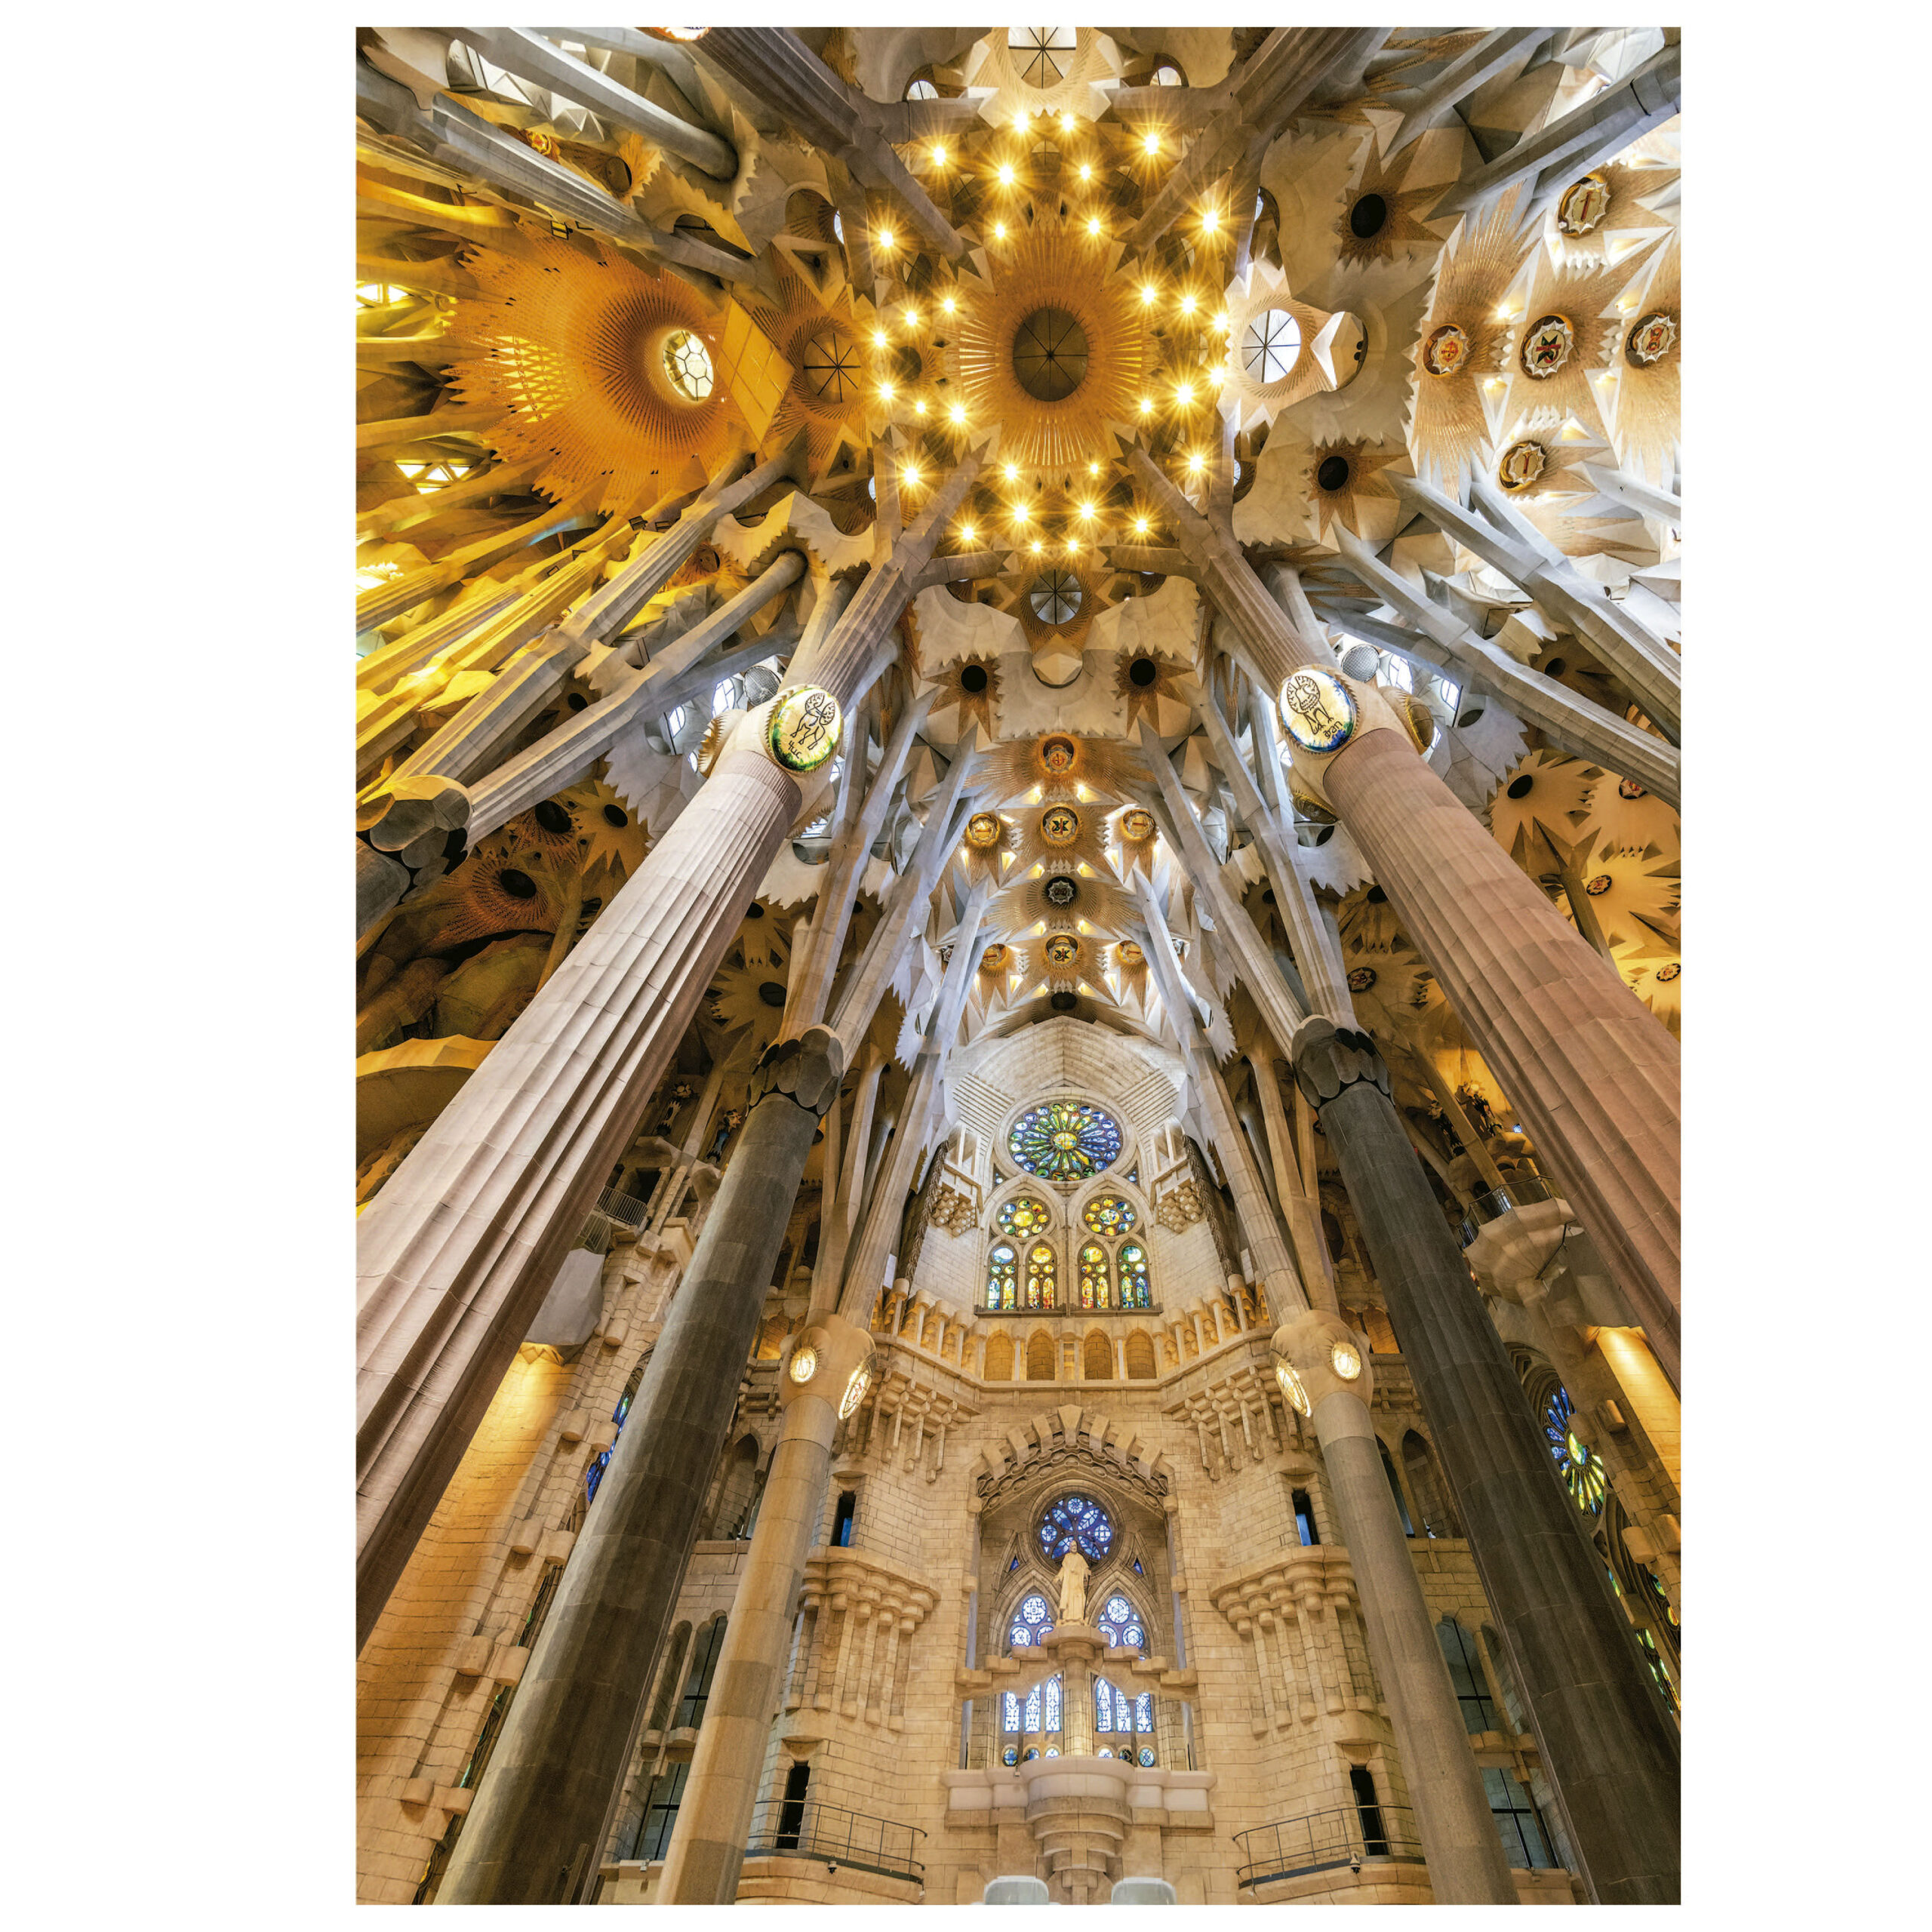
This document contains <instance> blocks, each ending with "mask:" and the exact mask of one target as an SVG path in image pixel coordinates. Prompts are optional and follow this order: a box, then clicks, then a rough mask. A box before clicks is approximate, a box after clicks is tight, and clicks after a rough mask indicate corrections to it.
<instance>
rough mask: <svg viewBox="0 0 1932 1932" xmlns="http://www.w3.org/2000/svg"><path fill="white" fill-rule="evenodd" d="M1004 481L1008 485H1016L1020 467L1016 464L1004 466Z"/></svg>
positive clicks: (1018, 479)
mask: <svg viewBox="0 0 1932 1932" xmlns="http://www.w3.org/2000/svg"><path fill="white" fill-rule="evenodd" d="M1006 480H1007V481H1008V482H1009V483H1017V482H1018V481H1020V466H1019V464H1018V463H1008V465H1007V466H1006Z"/></svg>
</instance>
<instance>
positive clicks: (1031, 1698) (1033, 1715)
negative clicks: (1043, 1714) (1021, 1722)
mask: <svg viewBox="0 0 1932 1932" xmlns="http://www.w3.org/2000/svg"><path fill="white" fill-rule="evenodd" d="M1026 1728H1027V1729H1028V1730H1029V1731H1032V1732H1033V1733H1034V1734H1035V1735H1037V1734H1038V1731H1039V1728H1040V1687H1039V1686H1038V1684H1035V1685H1034V1686H1033V1687H1032V1690H1029V1691H1028V1692H1027V1694H1026Z"/></svg>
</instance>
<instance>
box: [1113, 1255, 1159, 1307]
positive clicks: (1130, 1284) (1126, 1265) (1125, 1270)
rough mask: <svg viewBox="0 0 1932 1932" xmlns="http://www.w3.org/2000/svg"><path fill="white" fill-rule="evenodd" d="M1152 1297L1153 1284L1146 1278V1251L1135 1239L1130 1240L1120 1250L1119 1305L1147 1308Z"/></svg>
mask: <svg viewBox="0 0 1932 1932" xmlns="http://www.w3.org/2000/svg"><path fill="white" fill-rule="evenodd" d="M1153 1298H1154V1291H1153V1285H1152V1283H1151V1282H1150V1281H1149V1280H1148V1278H1147V1251H1146V1249H1145V1248H1144V1247H1142V1246H1141V1245H1140V1243H1139V1242H1138V1241H1129V1242H1128V1244H1127V1245H1126V1246H1125V1247H1123V1248H1122V1249H1121V1251H1120V1305H1121V1307H1122V1308H1148V1307H1151V1306H1152V1304H1153Z"/></svg>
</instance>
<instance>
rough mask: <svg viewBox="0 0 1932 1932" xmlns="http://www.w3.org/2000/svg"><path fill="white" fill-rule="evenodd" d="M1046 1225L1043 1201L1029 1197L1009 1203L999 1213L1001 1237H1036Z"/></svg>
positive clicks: (1045, 1211) (1024, 1196) (1025, 1196)
mask: <svg viewBox="0 0 1932 1932" xmlns="http://www.w3.org/2000/svg"><path fill="white" fill-rule="evenodd" d="M1046 1225H1047V1210H1046V1205H1045V1204H1044V1202H1043V1201H1035V1200H1034V1199H1033V1198H1032V1196H1031V1195H1024V1194H1023V1195H1020V1198H1018V1199H1017V1201H1008V1202H1007V1203H1006V1204H1005V1205H1004V1207H1001V1209H1000V1211H999V1231H1000V1232H1001V1234H1003V1235H1020V1236H1021V1237H1025V1236H1026V1235H1036V1234H1038V1232H1040V1230H1041V1229H1042V1228H1044V1226H1046Z"/></svg>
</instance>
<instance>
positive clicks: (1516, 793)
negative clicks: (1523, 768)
mask: <svg viewBox="0 0 1932 1932" xmlns="http://www.w3.org/2000/svg"><path fill="white" fill-rule="evenodd" d="M1534 783H1536V780H1534V779H1533V778H1531V777H1529V776H1528V775H1527V774H1524V776H1523V777H1521V778H1518V780H1515V783H1513V784H1512V785H1511V786H1510V787H1509V795H1510V797H1511V798H1527V797H1528V796H1529V795H1530V787H1531V786H1532V785H1534Z"/></svg>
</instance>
